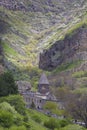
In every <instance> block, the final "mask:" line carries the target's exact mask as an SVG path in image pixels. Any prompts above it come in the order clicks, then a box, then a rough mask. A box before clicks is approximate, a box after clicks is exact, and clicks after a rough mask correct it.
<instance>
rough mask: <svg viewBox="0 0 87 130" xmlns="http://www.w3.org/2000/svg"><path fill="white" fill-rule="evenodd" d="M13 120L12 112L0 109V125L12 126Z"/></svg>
mask: <svg viewBox="0 0 87 130" xmlns="http://www.w3.org/2000/svg"><path fill="white" fill-rule="evenodd" d="M13 121H14V119H13V114H12V113H10V112H8V111H4V110H0V125H1V126H3V127H7V128H9V127H10V126H12V124H13Z"/></svg>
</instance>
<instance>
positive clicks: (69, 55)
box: [39, 25, 87, 70]
mask: <svg viewBox="0 0 87 130" xmlns="http://www.w3.org/2000/svg"><path fill="white" fill-rule="evenodd" d="M78 60H79V61H86V60H87V28H86V27H85V26H84V25H83V26H82V27H80V28H79V29H77V30H75V31H74V32H72V34H69V35H67V36H65V38H64V40H60V41H57V42H56V43H55V44H54V45H52V46H51V47H50V48H49V49H48V50H44V51H43V53H41V54H40V62H39V66H40V68H41V69H44V70H53V69H54V68H56V67H58V66H60V65H62V64H66V63H70V62H75V61H78Z"/></svg>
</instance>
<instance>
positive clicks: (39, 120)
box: [32, 115, 41, 123]
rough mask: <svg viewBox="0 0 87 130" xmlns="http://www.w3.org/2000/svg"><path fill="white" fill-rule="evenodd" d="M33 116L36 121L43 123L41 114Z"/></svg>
mask: <svg viewBox="0 0 87 130" xmlns="http://www.w3.org/2000/svg"><path fill="white" fill-rule="evenodd" d="M32 118H33V120H34V121H36V122H38V123H41V119H40V117H39V116H37V115H34V116H32Z"/></svg>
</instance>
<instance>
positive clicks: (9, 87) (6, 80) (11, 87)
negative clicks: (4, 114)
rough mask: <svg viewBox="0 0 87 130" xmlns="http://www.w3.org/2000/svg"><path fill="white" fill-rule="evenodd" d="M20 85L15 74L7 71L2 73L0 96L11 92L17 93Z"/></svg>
mask: <svg viewBox="0 0 87 130" xmlns="http://www.w3.org/2000/svg"><path fill="white" fill-rule="evenodd" d="M17 93H18V87H17V85H16V84H15V81H14V78H13V75H12V73H11V72H5V73H4V74H2V75H0V96H1V97H2V96H7V95H10V94H17Z"/></svg>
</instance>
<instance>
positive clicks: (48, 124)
mask: <svg viewBox="0 0 87 130" xmlns="http://www.w3.org/2000/svg"><path fill="white" fill-rule="evenodd" d="M44 126H45V127H47V128H49V129H51V130H54V129H55V128H59V124H58V123H57V121H56V119H54V118H50V119H49V120H48V121H45V122H44Z"/></svg>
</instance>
